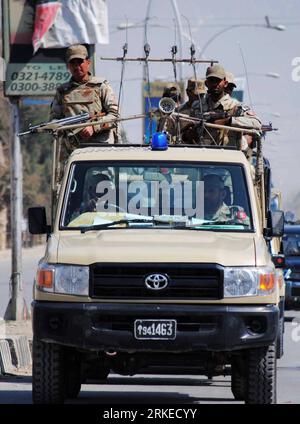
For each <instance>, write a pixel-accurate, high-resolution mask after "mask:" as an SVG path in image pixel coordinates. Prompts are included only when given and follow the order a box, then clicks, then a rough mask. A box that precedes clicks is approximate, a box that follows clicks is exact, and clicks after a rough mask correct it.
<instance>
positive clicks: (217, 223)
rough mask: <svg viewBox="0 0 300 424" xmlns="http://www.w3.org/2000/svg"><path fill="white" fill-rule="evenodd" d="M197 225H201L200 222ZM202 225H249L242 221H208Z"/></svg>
mask: <svg viewBox="0 0 300 424" xmlns="http://www.w3.org/2000/svg"><path fill="white" fill-rule="evenodd" d="M195 225H199V224H195ZM200 225H235V226H240V225H242V226H243V227H249V225H248V224H242V223H240V222H235V221H206V222H203V223H202V224H200Z"/></svg>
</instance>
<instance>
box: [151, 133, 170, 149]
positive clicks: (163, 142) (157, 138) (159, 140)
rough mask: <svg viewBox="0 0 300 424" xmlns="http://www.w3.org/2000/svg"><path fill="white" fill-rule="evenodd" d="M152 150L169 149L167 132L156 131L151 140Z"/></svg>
mask: <svg viewBox="0 0 300 424" xmlns="http://www.w3.org/2000/svg"><path fill="white" fill-rule="evenodd" d="M151 148H152V150H167V148H168V140H167V134H166V133H165V132H156V133H154V134H153V136H152V141H151Z"/></svg>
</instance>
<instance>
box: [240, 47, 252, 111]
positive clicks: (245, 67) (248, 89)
mask: <svg viewBox="0 0 300 424" xmlns="http://www.w3.org/2000/svg"><path fill="white" fill-rule="evenodd" d="M238 46H239V50H240V54H241V57H242V61H243V65H244V71H245V77H246V83H247V91H248V96H249V103H250V106H251V109H253V103H252V98H251V93H250V84H249V78H248V71H247V66H246V61H245V58H244V54H243V50H242V47H241V44H240V43H238Z"/></svg>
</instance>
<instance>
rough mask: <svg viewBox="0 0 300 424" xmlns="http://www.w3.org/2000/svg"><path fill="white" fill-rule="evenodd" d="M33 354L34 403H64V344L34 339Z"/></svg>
mask: <svg viewBox="0 0 300 424" xmlns="http://www.w3.org/2000/svg"><path fill="white" fill-rule="evenodd" d="M32 356H33V366H32V400H33V403H35V404H61V403H63V402H64V389H65V376H64V356H63V348H62V346H60V345H57V344H54V343H44V342H42V341H39V340H36V339H33V344H32Z"/></svg>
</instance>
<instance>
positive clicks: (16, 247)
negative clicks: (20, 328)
mask: <svg viewBox="0 0 300 424" xmlns="http://www.w3.org/2000/svg"><path fill="white" fill-rule="evenodd" d="M10 105H11V129H12V130H11V134H10V181H11V194H10V199H11V202H10V204H11V252H12V273H11V280H10V284H11V298H10V300H9V303H8V306H7V309H6V312H5V315H4V318H5V319H6V320H13V321H16V320H23V319H27V318H28V310H27V306H26V302H25V299H24V297H23V281H22V220H23V205H22V201H23V193H22V191H23V190H22V183H23V181H22V180H23V178H22V175H23V173H22V154H21V144H20V138H19V136H18V134H19V132H20V131H19V127H20V116H19V115H20V114H19V99H18V98H13V97H10Z"/></svg>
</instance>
